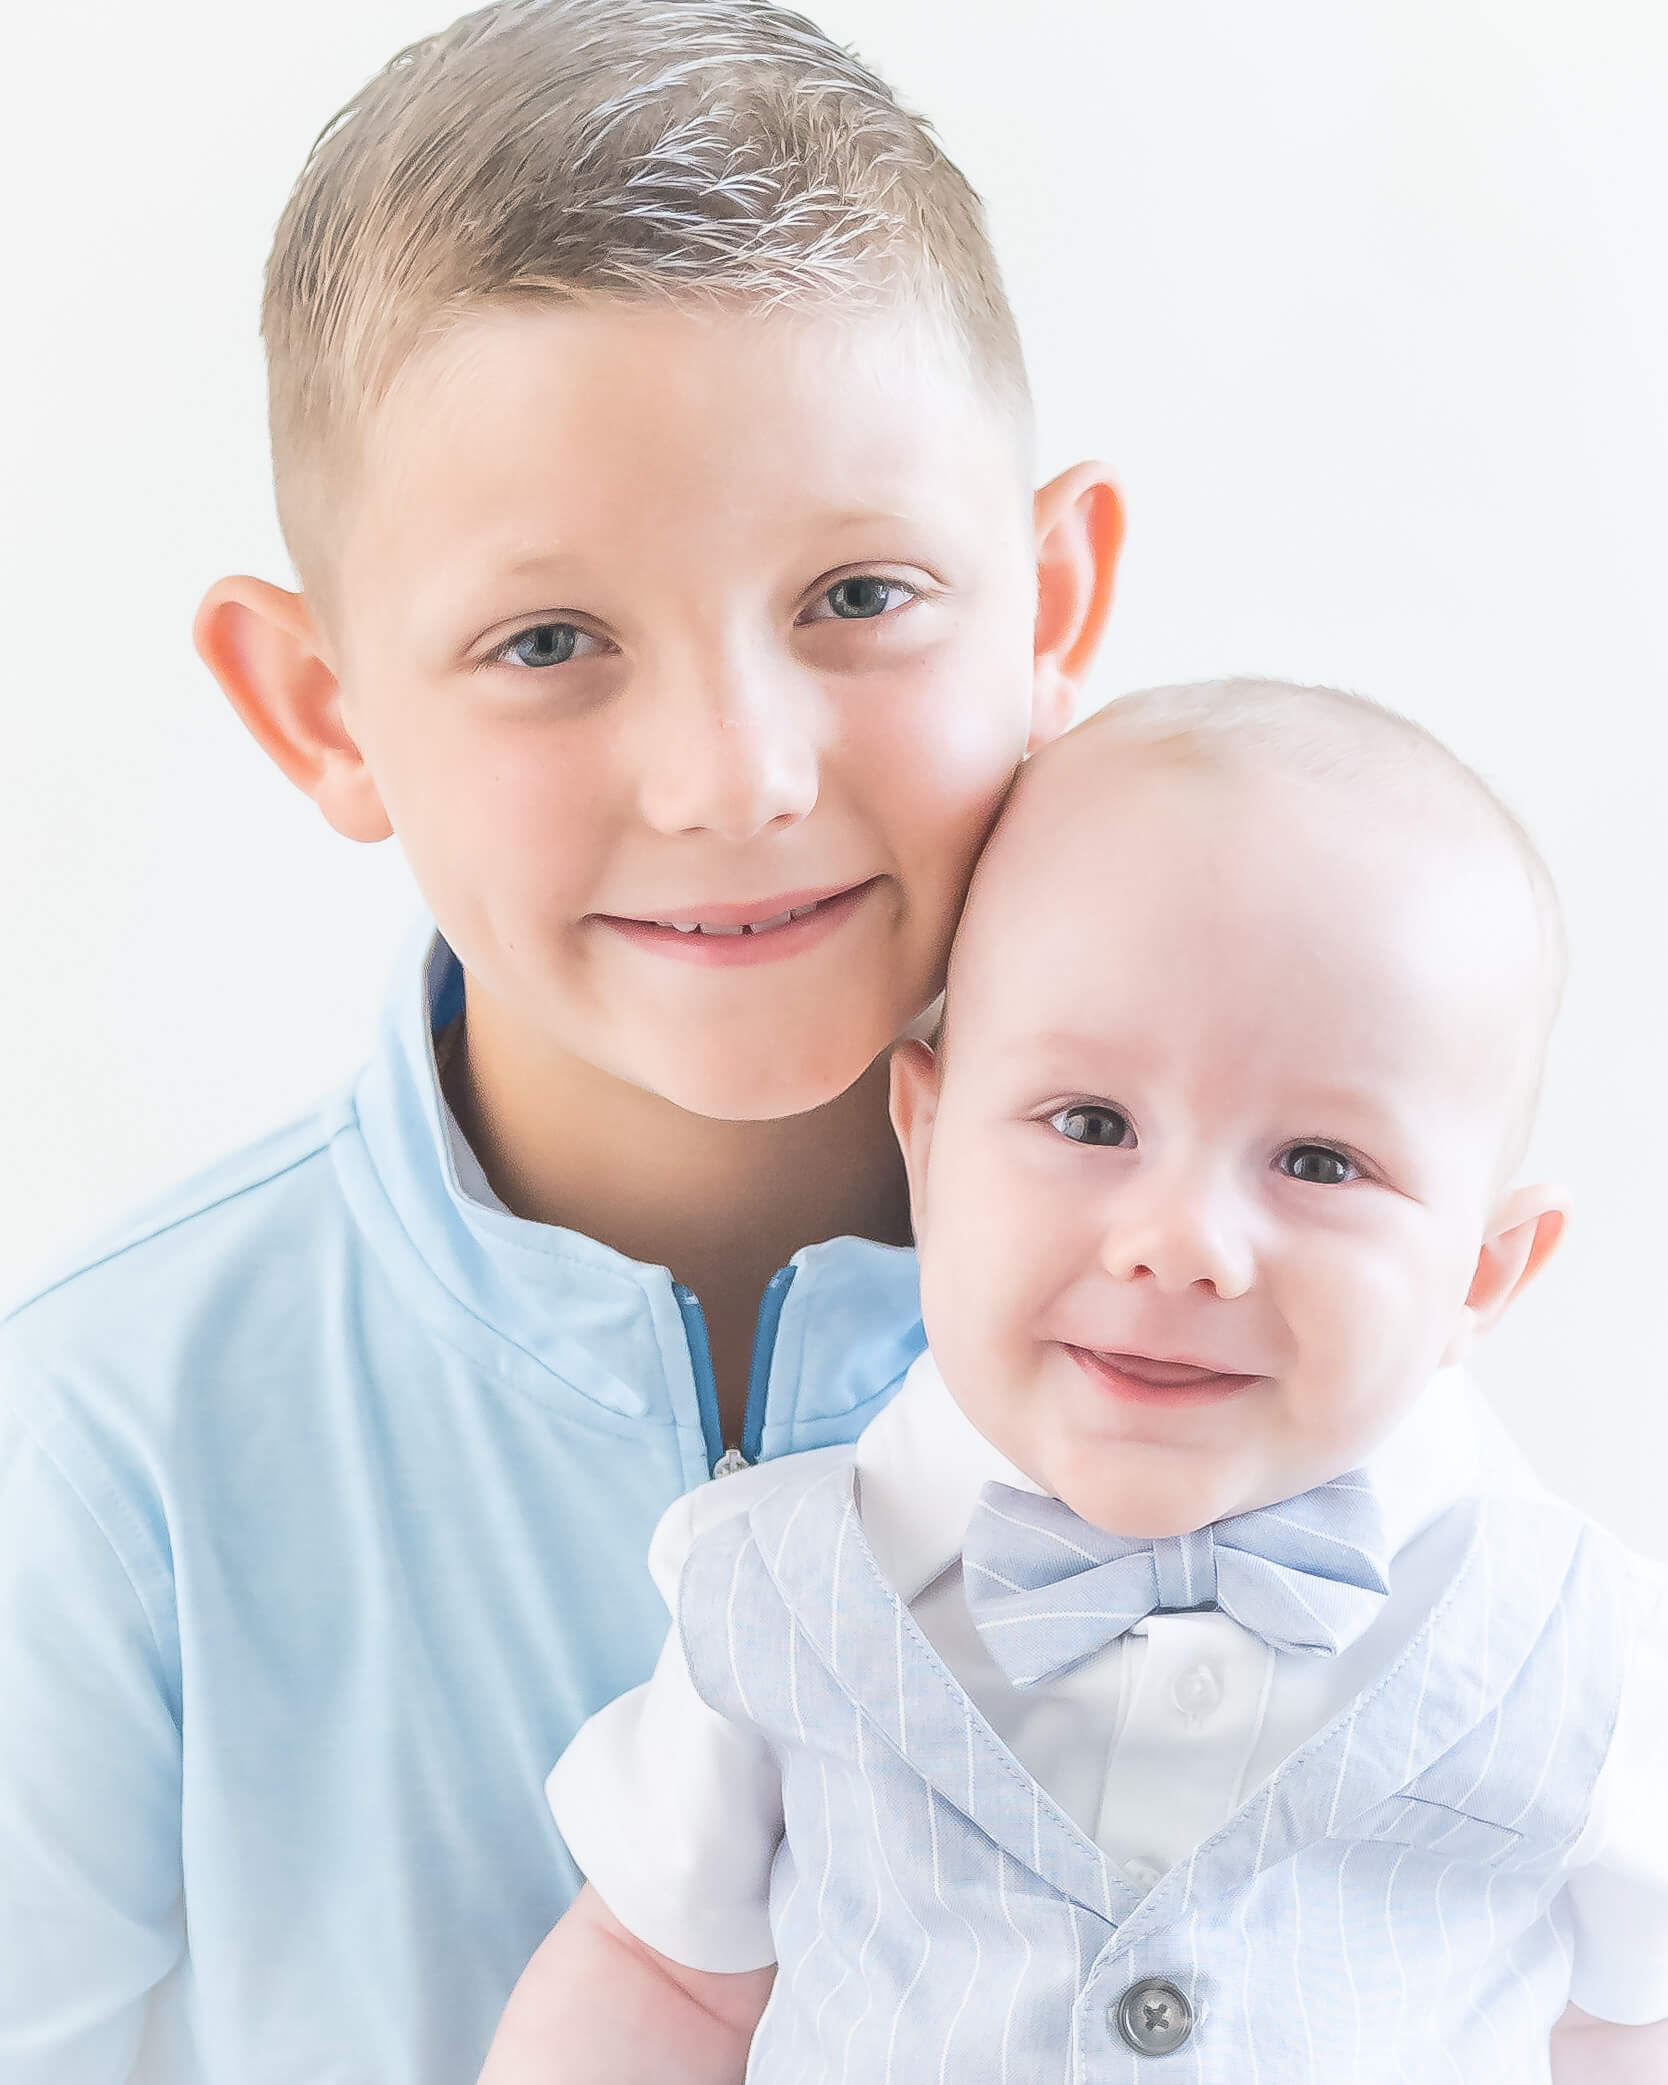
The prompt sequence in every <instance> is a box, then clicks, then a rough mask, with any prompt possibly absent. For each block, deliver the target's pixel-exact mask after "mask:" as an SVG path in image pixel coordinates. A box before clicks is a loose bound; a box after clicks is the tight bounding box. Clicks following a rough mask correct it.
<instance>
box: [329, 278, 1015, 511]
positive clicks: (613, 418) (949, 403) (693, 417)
mask: <svg viewBox="0 0 1668 2085" xmlns="http://www.w3.org/2000/svg"><path fill="white" fill-rule="evenodd" d="M541 435H543V436H544V437H546V439H547V441H550V442H551V443H552V444H553V446H550V447H546V448H543V449H541V448H540V447H539V439H540V436H541ZM992 454H994V455H996V456H1006V457H1007V458H1008V459H1009V460H1011V461H1012V462H1013V463H1014V466H1015V468H1014V472H1013V484H1014V485H1015V486H1016V487H1017V486H1018V485H1019V483H1020V480H1021V477H1022V475H1023V474H1022V473H1021V472H1020V471H1019V469H1018V467H1017V466H1018V461H1019V457H1018V445H1017V443H1016V428H1015V424H1014V415H1013V414H1012V413H1011V412H1010V411H1009V410H1008V409H1007V407H1006V405H1005V404H1004V403H1003V402H1002V401H1000V400H998V399H997V398H995V397H994V396H992V395H991V393H990V391H989V389H988V387H987V386H986V385H985V384H983V383H982V382H981V381H980V380H979V379H978V378H977V377H976V376H975V375H974V373H973V370H972V368H971V365H970V363H969V361H968V358H967V355H966V353H965V350H964V349H963V348H962V347H961V346H960V344H959V343H958V342H956V341H955V340H954V339H953V338H951V337H950V336H949V334H948V333H947V332H946V331H945V329H943V328H942V327H939V326H937V325H936V324H933V323H931V322H930V321H929V320H928V319H927V318H926V317H925V315H923V314H920V313H917V312H914V311H912V310H908V309H892V308H882V309H877V310H863V309H859V310H858V311H856V312H854V313H842V312H839V311H835V310H832V309H828V308H823V307H809V308H806V309H804V310H799V309H793V308H788V309H782V310H775V311H765V310H759V309H754V308H750V307H746V306H735V305H722V306H720V305H711V304H709V305H681V304H671V303H649V302H645V301H628V300H623V299H618V298H614V299H597V298H593V299H585V300H574V301H571V302H564V303H562V304H555V303H542V302H541V303H540V304H538V305H532V304H526V303H524V304H523V305H521V306H520V307H506V306H503V305H498V306H494V307H491V308H487V309H482V310H479V311H476V312H472V313H468V314H466V315H464V316H463V317H462V318H460V319H458V320H457V321H456V322H454V323H453V324H452V325H451V326H450V327H449V328H448V329H447V330H446V331H445V332H444V333H442V334H440V335H438V336H436V337H435V338H434V339H432V340H431V341H429V342H428V343H426V344H425V345H424V346H422V347H420V348H419V349H418V350H417V351H416V352H415V353H414V354H413V355H412V356H411V357H410V358H409V359H408V360H407V362H406V363H405V365H404V366H403V367H402V368H401V370H400V372H399V373H398V375H397V376H396V378H395V380H394V382H393V384H392V385H391V387H390V390H389V392H388V395H387V397H386V398H385V399H384V401H383V402H382V405H381V406H380V408H379V409H378V410H377V411H376V413H375V414H374V415H373V417H372V419H371V420H370V422H369V424H368V426H367V430H366V440H365V463H366V472H367V490H368V491H370V492H371V493H372V494H373V496H375V497H378V498H379V499H380V500H381V502H382V503H383V504H384V505H385V506H387V507H389V508H391V509H394V510H398V509H399V508H400V507H402V506H403V504H404V502H405V501H406V500H408V499H409V498H410V497H411V495H412V494H413V493H417V494H419V495H420V494H421V493H422V492H424V491H425V490H432V489H436V488H435V487H434V483H433V481H434V480H435V479H436V478H437V477H439V478H443V479H444V480H445V481H446V487H447V490H448V492H449V493H455V490H456V482H455V481H461V482H462V484H463V485H464V486H465V487H467V486H470V485H475V486H478V487H479V489H480V490H481V492H482V493H483V495H484V496H486V497H488V498H492V497H495V496H497V495H498V494H499V493H500V492H501V489H502V481H503V480H504V479H505V478H506V477H508V478H510V479H511V480H512V481H514V482H517V483H523V484H532V485H534V486H537V485H540V484H543V485H547V486H548V485H552V484H553V483H554V482H555V481H556V480H557V479H558V478H559V477H560V476H561V475H562V474H563V473H564V472H567V473H572V472H574V471H576V470H583V469H586V468H593V469H594V468H598V467H600V468H602V469H603V470H604V471H605V472H608V470H609V467H610V466H612V467H613V468H612V472H611V475H612V477H613V479H614V480H615V482H619V483H621V484H622V485H623V483H624V478H625V471H624V468H623V467H625V466H629V471H630V476H631V478H632V479H633V481H634V488H633V491H634V496H640V494H641V489H642V488H650V489H652V488H653V487H655V486H657V485H659V486H663V487H666V488H668V489H671V490H676V489H678V488H679V487H680V486H681V487H684V488H687V487H689V486H690V485H691V484H694V485H699V486H702V487H705V488H707V489H716V488H720V487H722V486H723V485H725V484H729V483H734V482H737V481H739V480H740V479H741V478H742V477H743V476H744V475H745V474H749V473H751V474H758V473H759V472H761V471H763V472H766V473H768V474H770V475H771V476H773V477H775V478H778V479H780V480H782V481H784V483H786V484H788V485H791V486H797V485H798V484H799V483H800V482H801V481H803V496H802V499H800V500H797V501H796V505H803V506H810V505H812V504H819V503H820V504H823V505H827V504H829V503H830V502H832V503H833V504H834V505H835V506H836V507H838V506H840V505H842V504H843V505H845V506H848V507H856V508H858V509H861V510H864V511H866V510H868V509H871V508H873V507H875V506H878V505H884V503H885V502H886V501H888V500H891V501H893V502H898V501H904V502H915V503H919V501H920V500H921V499H922V498H923V497H926V498H927V499H929V500H930V499H932V498H933V496H934V495H935V494H938V495H939V496H940V497H942V498H943V499H944V500H945V501H947V502H953V501H957V500H964V499H965V498H966V497H967V493H968V482H969V479H970V478H979V477H988V476H989V472H988V469H984V470H981V469H980V468H979V466H981V465H982V464H984V463H985V462H986V461H987V459H988V457H989V456H990V455H992ZM1025 489H1026V490H1027V491H1028V489H1029V488H1028V487H1026V488H1025Z"/></svg>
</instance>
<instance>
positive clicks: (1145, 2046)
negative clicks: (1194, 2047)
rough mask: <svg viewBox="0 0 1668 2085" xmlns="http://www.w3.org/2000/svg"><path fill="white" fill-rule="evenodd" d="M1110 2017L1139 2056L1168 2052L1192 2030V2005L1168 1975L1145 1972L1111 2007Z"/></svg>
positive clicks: (1179, 2045)
mask: <svg viewBox="0 0 1668 2085" xmlns="http://www.w3.org/2000/svg"><path fill="white" fill-rule="evenodd" d="M1112 2021H1113V2025H1114V2026H1115V2027H1116V2028H1117V2030H1118V2032H1119V2034H1120V2035H1122V2036H1123V2039H1124V2041H1125V2043H1126V2044H1127V2045H1128V2046H1129V2047H1130V2048H1132V2049H1133V2050H1134V2051H1135V2052H1136V2054H1137V2055H1138V2056H1168V2055H1169V2054H1170V2052H1171V2050H1172V2049H1179V2048H1180V2047H1181V2045H1182V2043H1183V2042H1185V2041H1186V2040H1187V2037H1188V2036H1189V2035H1190V2034H1191V2033H1192V2032H1193V2008H1192V2006H1191V2005H1189V2004H1188V2002H1187V1999H1186V1997H1185V1996H1184V1995H1183V1993H1182V1991H1181V1990H1180V1989H1179V1987H1178V1986H1177V1985H1175V1984H1173V1983H1171V1982H1170V1980H1169V1978H1168V1977H1163V1976H1144V1977H1142V1979H1141V1981H1140V1982H1139V1983H1138V1984H1131V1985H1130V1987H1129V1989H1128V1990H1127V1991H1126V1992H1125V1993H1124V1995H1123V1996H1122V1998H1120V1999H1119V2000H1118V2002H1117V2004H1116V2005H1115V2006H1114V2007H1113V2008H1112Z"/></svg>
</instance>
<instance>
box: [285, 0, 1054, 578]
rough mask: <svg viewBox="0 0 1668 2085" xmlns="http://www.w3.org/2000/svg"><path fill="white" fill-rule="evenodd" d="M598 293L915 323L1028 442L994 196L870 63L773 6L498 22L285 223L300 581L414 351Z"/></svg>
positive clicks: (444, 51) (598, 3) (326, 146)
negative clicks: (990, 211)
mask: <svg viewBox="0 0 1668 2085" xmlns="http://www.w3.org/2000/svg"><path fill="white" fill-rule="evenodd" d="M598 296H601V297H611V298H623V299H661V300H671V301H674V302H686V303H687V302H691V301H700V300H730V301H734V302H738V303H741V304H743V305H746V306H749V307H753V306H757V307H758V308H760V309H770V308H774V307H778V306H781V305H785V304H802V303H811V304H814V303H817V302H825V303H829V304H834V305H837V306H838V307H839V308H840V309H842V310H849V309H851V308H853V307H854V306H857V305H861V304H862V303H864V302H865V301H873V302H875V303H877V304H879V305H882V306H885V305H899V306H901V305H909V304H915V305H919V306H921V307H923V308H925V309H926V310H927V311H928V312H929V313H930V314H931V315H932V316H933V317H935V318H936V319H938V320H939V321H940V322H941V323H947V327H948V330H949V332H950V335H951V337H952V338H953V339H954V340H956V341H957V342H958V343H959V344H960V345H962V346H963V347H964V348H965V350H966V352H967V355H968V358H969V363H970V367H971V368H972V370H973V371H974V373H975V374H976V375H978V376H980V377H981V378H984V379H987V380H989V381H990V382H991V383H992V384H993V385H994V386H995V387H996V388H997V389H998V390H999V391H1000V392H1001V393H1004V394H1006V396H1007V398H1008V399H1009V400H1010V401H1011V402H1012V403H1013V405H1014V406H1015V408H1016V410H1017V411H1018V412H1019V413H1020V414H1021V415H1022V416H1023V417H1024V420H1025V424H1026V425H1027V426H1028V415H1029V395H1028V392H1027V388H1026V379H1025V367H1024V360H1023V357H1022V354H1021V350H1020V344H1019V337H1018V331H1017V328H1016V327H1015V324H1014V319H1013V314H1012V312H1011V310H1010V308H1009V305H1008V301H1007V298H1006V295H1005V294H1004V291H1003V288H1002V283H1001V278H1000V275H999V273H998V270H997V266H996V261H995V257H994V255H993V253H992V250H991V245H990V240H989V236H988V233H987V230H986V225H985V220H984V213H983V210H982V207H981V204H980V201H979V198H978V196H977V195H976V194H975V193H974V191H973V189H972V188H971V187H970V186H969V184H968V182H967V181H966V179H965V178H964V177H963V176H962V175H961V173H960V172H959V171H958V170H957V169H956V167H955V166H954V165H953V164H952V163H951V161H950V160H949V159H948V158H947V157H946V155H945V154H944V152H943V151H942V149H941V148H940V146H939V145H938V143H937V142H936V140H935V139H934V137H933V134H932V132H931V130H930V128H929V126H928V125H927V123H926V122H925V120H924V119H923V118H921V117H919V116H917V115H915V114H913V113H911V111H909V110H908V109H906V108H905V107H903V106H902V105H901V104H900V103H899V102H898V100H897V99H896V97H895V96H894V95H893V94H892V92H891V90H890V89H889V88H888V87H887V86H886V85H885V84H884V83H883V82H882V81H881V80H880V79H879V78H878V77H877V76H876V75H875V74H874V73H873V72H871V71H870V70H869V68H868V67H867V66H866V65H864V64H863V63H862V62H861V61H860V60H859V59H858V58H857V57H855V56H854V55H853V54H852V53H850V52H849V51H846V50H844V49H842V48H841V47H840V46H839V45H837V44H835V43H834V42H832V41H831V40H830V39H829V38H828V37H827V36H826V35H824V34H823V32H822V31H821V30H819V29H818V28H817V27H816V26H815V25H814V24H813V23H811V22H809V21H807V20H806V19H805V18H804V17H803V16H802V15H798V14H794V13H791V12H790V11H789V10H787V9H786V8H783V7H779V6H776V5H774V4H772V0H498V4H496V5H493V6H489V7H484V8H481V9H479V10H477V11H476V12H475V13H472V14H467V15H465V16H463V17H462V18H461V19H460V20H459V21H457V22H454V23H453V24H452V26H451V27H450V28H448V29H444V30H442V31H441V32H440V33H439V34H437V35H434V36H430V37H427V38H425V39H424V40H423V41H421V42H419V43H415V44H412V45H411V46H410V47H409V48H408V49H406V50H403V51H401V52H400V53H399V54H398V55H397V56H396V57H394V58H392V59H391V60H390V61H389V63H388V64H387V65H386V66H384V68H383V69H382V71H381V72H380V73H378V74H377V75H376V77H375V78H374V79H372V80H371V81H369V82H368V83H367V85H366V86H365V87H364V88H363V89H362V90H361V91H360V92H359V93H358V94H356V95H355V96H354V97H353V99H352V100H351V101H350V102H349V103H348V104H347V106H346V107H345V108H343V109H341V110H340V111H339V112H338V113H337V114H336V115H335V116H334V117H333V118H332V119H331V121H330V122H329V123H328V124H327V125H326V126H325V128H324V130H323V131H322V132H321V133H320V135H319V137H318V139H317V140H316V142H315V143H314V145H313V148H312V151H311V153H310V154H309V156H308V159H307V163H306V165H305V167H304V168H303V170H302V172H301V175H300V177H299V179H298V180H297V182H296V185H295V188H294V191H293V192H292V194H291V196H290V198H289V201H288V203H287V205H286V206H285V209H284V211H283V214H282V217H281V218H280V220H279V224H278V228H277V233H276V235H275V238H274V241H273V247H272V252H271V255H270V258H269V260H268V263H267V269H266V278H265V290H264V296H263V301H262V310H261V332H262V337H263V339H264V341H265V343H266V350H267V359H268V389H269V406H270V420H271V435H272V457H273V473H274V479H275V483H276V490H277V498H278V513H279V521H280V525H281V527H282V528H283V531H284V537H285V541H286V543H287V544H288V546H289V549H290V554H291V556H292V558H294V560H295V563H296V567H297V570H298V571H300V572H301V573H302V575H303V583H304V584H306V583H307V579H308V575H309V571H310V570H312V569H315V568H316V566H317V564H318V563H319V561H320V560H321V559H322V557H323V554H324V544H325V541H326V540H327V538H328V536H329V530H328V528H327V527H326V526H325V517H326V515H327V514H328V513H329V512H330V511H331V509H332V503H333V502H336V501H339V500H340V498H341V497H342V495H343V492H344V490H345V487H346V486H347V485H348V484H349V483H351V477H352V472H353V469H354V466H355V463H356V461H357V459H358V456H359V453H360V447H361V443H362V439H363V433H364V428H365V426H366V424H367V422H368V421H369V420H370V418H371V417H372V416H373V415H374V413H375V410H376V408H377V406H378V405H379V404H380V403H381V401H382V400H383V399H384V397H385V396H386V394H387V392H388V390H389V388H390V386H391V385H392V383H393V381H394V379H395V377H396V376H397V374H398V372H399V370H400V368H401V367H402V366H403V365H404V363H405V362H406V361H407V360H408V359H409V357H410V356H411V354H412V352H413V350H414V349H415V348H417V347H418V346H419V345H420V344H422V343H424V342H425V341H427V340H430V339H432V338H434V337H435V336H436V335H438V334H440V333H443V332H444V331H445V330H446V329H447V328H448V327H449V326H450V325H451V324H452V323H453V322H455V321H456V320H458V319H459V318H461V317H463V316H464V315H466V314H468V313H471V312H474V311H476V310H479V309H480V308H482V307H483V306H489V305H498V306H502V305H504V304H506V303H509V302H511V301H513V300H518V299H523V300H524V299H542V300H544V301H546V302H556V303H561V302H566V301H571V300H575V299H582V298H594V297H598Z"/></svg>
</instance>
